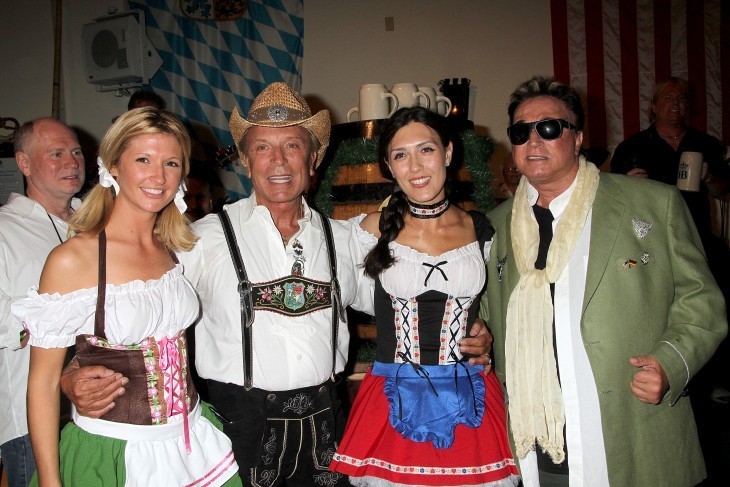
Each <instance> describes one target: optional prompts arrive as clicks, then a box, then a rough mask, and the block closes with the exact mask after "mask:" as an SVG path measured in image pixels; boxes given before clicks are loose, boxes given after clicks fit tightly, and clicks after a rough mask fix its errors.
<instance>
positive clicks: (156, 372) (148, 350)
mask: <svg viewBox="0 0 730 487" xmlns="http://www.w3.org/2000/svg"><path fill="white" fill-rule="evenodd" d="M173 259H174V260H175V262H176V263H177V258H176V257H175V256H174V254H173ZM105 300H106V234H105V233H104V231H102V232H101V233H100V234H99V284H98V294H97V300H96V317H95V321H94V335H79V336H78V337H76V359H77V360H78V362H79V365H80V366H82V367H84V366H87V365H103V366H104V367H106V368H108V369H110V370H113V371H115V372H119V373H121V374H122V375H124V376H125V377H127V378H129V383H127V385H126V386H124V388H125V393H124V394H123V395H121V396H119V397H118V398H116V399H115V400H114V403H115V406H114V408H113V409H112V410H111V411H109V412H108V413H107V414H105V415H104V416H102V418H101V419H104V420H106V421H113V422H116V423H127V424H139V425H153V424H163V423H166V422H167V417H168V415H169V412H168V409H169V408H170V406H171V405H170V404H168V403H167V402H166V401H165V393H164V392H163V390H164V389H165V377H164V373H163V369H165V370H169V368H166V367H161V363H163V365H164V363H165V362H169V361H171V360H174V361H176V362H178V363H177V367H173V368H172V369H173V371H174V375H175V377H168V384H169V383H170V382H171V381H172V382H179V387H178V388H177V389H178V390H179V392H180V397H179V399H180V400H183V401H185V403H186V407H185V410H186V411H188V412H189V411H191V410H192V408H193V407H195V405H196V404H197V402H198V393H197V391H196V390H195V386H194V385H193V381H192V377H191V376H190V374H189V371H188V357H187V340H186V339H185V330H182V331H180V333H178V335H177V336H176V337H174V338H170V339H168V340H160V341H157V340H155V339H154V338H152V337H151V338H148V339H145V340H142V342H140V343H137V344H134V345H112V344H109V343H108V342H107V340H106V334H105V332H104V322H105V321H104V303H105ZM168 399H169V400H170V401H172V400H173V395H172V394H168Z"/></svg>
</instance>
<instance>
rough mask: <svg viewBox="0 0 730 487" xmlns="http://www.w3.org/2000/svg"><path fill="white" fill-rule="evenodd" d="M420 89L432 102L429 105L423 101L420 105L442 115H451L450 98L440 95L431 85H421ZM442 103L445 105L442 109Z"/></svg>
mask: <svg viewBox="0 0 730 487" xmlns="http://www.w3.org/2000/svg"><path fill="white" fill-rule="evenodd" d="M418 91H420V92H421V93H423V94H424V95H426V96H427V97H428V101H429V103H430V106H428V107H427V106H426V105H424V104H423V103H419V105H420V106H422V107H424V108H428V109H429V110H431V111H432V112H434V113H438V114H439V115H441V116H444V117H448V116H449V112H451V100H449V99H448V98H446V97H445V96H441V95H439V94H438V93H436V90H435V89H434V88H431V87H430V86H419V87H418ZM440 105H443V107H444V109H443V110H442V109H441V106H440Z"/></svg>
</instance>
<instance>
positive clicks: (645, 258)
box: [641, 252, 649, 265]
mask: <svg viewBox="0 0 730 487" xmlns="http://www.w3.org/2000/svg"><path fill="white" fill-rule="evenodd" d="M641 263H642V264H644V265H646V264H648V263H649V252H643V253H642V254H641Z"/></svg>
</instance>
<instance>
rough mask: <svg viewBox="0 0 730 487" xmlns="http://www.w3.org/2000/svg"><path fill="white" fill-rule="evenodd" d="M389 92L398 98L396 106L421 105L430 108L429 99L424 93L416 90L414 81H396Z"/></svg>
mask: <svg viewBox="0 0 730 487" xmlns="http://www.w3.org/2000/svg"><path fill="white" fill-rule="evenodd" d="M390 91H391V93H393V94H394V95H395V97H396V98H398V107H400V108H405V107H417V106H419V105H420V106H422V107H426V108H428V109H430V108H431V101H430V100H429V99H428V96H426V94H425V93H422V92H420V91H418V87H417V86H416V85H415V84H414V83H396V84H394V85H393V88H392V89H391V90H390Z"/></svg>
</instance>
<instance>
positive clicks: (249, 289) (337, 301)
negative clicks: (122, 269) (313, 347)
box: [218, 210, 345, 390]
mask: <svg viewBox="0 0 730 487" xmlns="http://www.w3.org/2000/svg"><path fill="white" fill-rule="evenodd" d="M312 212H313V213H316V212H315V211H312ZM317 214H319V213H317ZM319 216H320V221H321V222H322V228H323V231H324V236H325V243H326V245H327V255H328V257H329V264H330V276H331V281H330V283H329V285H327V284H325V286H326V287H328V288H329V291H330V299H329V302H330V303H331V306H332V374H331V378H332V379H333V380H334V377H335V365H336V361H337V335H338V331H339V321H340V317H341V316H344V313H345V311H344V307H343V306H342V300H341V296H340V283H339V281H338V279H337V258H336V255H335V245H334V238H333V236H332V227H331V225H330V222H329V219H328V218H327V217H326V216H324V215H322V214H319ZM218 218H219V219H220V221H221V225H222V226H223V233H224V234H225V236H226V243H227V244H228V251H229V252H230V254H231V259H232V260H233V265H234V267H235V269H236V275H237V277H238V294H239V297H240V301H241V338H242V344H241V345H242V348H243V385H244V388H245V389H246V390H251V388H252V387H253V348H252V343H253V340H252V330H251V325H253V321H254V313H255V308H256V307H259V308H260V309H267V310H270V311H275V312H281V313H282V314H291V313H287V312H285V310H283V308H284V307H283V306H281V308H282V310H277V309H276V303H274V304H271V299H269V300H268V301H269V302H268V303H267V304H266V305H264V303H263V301H262V299H260V298H259V299H258V300H256V303H259V304H260V305H261V306H257V305H255V302H254V299H255V296H254V288H256V289H258V290H261V291H262V290H263V286H254V285H253V284H252V283H251V281H250V280H249V279H248V275H247V274H246V267H245V265H244V264H243V259H242V258H241V252H240V250H239V247H238V242H237V240H236V235H235V233H234V232H233V226H232V225H231V220H230V218H229V216H228V212H226V211H225V210H223V211H221V212H220V213H219V214H218ZM303 280H306V279H303ZM278 281H280V280H277V281H275V282H272V283H268V284H269V285H268V286H267V290H268V289H269V288H271V287H273V286H272V284H276V283H277V282H278ZM312 282H314V281H312ZM261 291H260V294H261ZM265 296H266V295H264V297H265ZM320 301H322V300H321V299H320ZM325 301H327V300H325ZM309 304H310V303H307V305H309ZM322 304H323V303H314V306H313V307H307V309H306V310H304V312H311V311H316V310H317V309H321V308H322ZM288 307H289V308H290V309H298V308H300V307H304V305H303V304H302V303H298V304H296V303H295V304H294V305H293V306H291V305H290V306H288Z"/></svg>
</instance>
